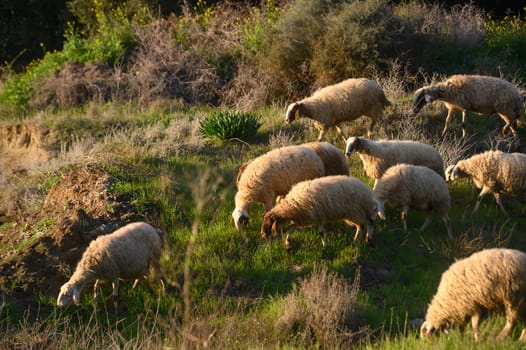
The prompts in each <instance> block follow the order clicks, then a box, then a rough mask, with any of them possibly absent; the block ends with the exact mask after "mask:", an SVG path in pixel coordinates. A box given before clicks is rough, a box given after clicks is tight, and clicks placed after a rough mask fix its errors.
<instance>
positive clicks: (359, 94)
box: [301, 78, 389, 125]
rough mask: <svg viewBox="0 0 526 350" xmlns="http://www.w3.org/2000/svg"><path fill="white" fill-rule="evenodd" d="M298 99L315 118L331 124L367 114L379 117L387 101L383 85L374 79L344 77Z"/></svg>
mask: <svg viewBox="0 0 526 350" xmlns="http://www.w3.org/2000/svg"><path fill="white" fill-rule="evenodd" d="M301 102H303V103H305V104H307V105H308V106H309V109H310V110H311V112H312V114H313V115H316V119H318V118H320V119H324V120H320V122H322V123H323V124H327V125H332V124H336V123H338V122H341V121H345V120H352V119H356V118H359V117H361V116H362V115H367V116H370V117H379V116H380V115H381V113H382V112H383V108H384V107H385V106H386V105H388V104H389V102H388V101H387V99H386V98H385V95H384V92H383V90H382V88H381V87H380V86H379V85H378V83H376V82H375V81H373V80H368V79H365V78H356V79H347V80H344V81H342V82H340V83H337V84H334V85H330V86H327V87H324V88H322V89H320V90H317V91H316V92H315V93H314V94H312V95H311V96H310V97H307V98H305V99H303V100H302V101H301Z"/></svg>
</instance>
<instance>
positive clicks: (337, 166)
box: [302, 141, 349, 176]
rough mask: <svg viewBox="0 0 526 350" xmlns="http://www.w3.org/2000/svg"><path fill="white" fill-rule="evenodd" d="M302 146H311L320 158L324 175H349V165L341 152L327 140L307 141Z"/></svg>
mask: <svg viewBox="0 0 526 350" xmlns="http://www.w3.org/2000/svg"><path fill="white" fill-rule="evenodd" d="M302 146H305V147H309V148H311V149H312V150H313V151H314V152H316V154H318V156H319V157H320V158H321V160H322V162H323V167H324V170H325V171H324V175H325V176H330V175H349V167H348V165H347V161H346V159H345V155H344V154H343V152H342V151H341V150H340V149H339V148H338V147H336V146H334V145H333V144H331V143H329V142H319V141H314V142H307V143H304V144H303V145H302Z"/></svg>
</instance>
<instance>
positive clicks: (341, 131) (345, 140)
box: [335, 124, 347, 144]
mask: <svg viewBox="0 0 526 350" xmlns="http://www.w3.org/2000/svg"><path fill="white" fill-rule="evenodd" d="M335 127H336V131H338V135H340V136H341V137H342V138H343V143H344V144H345V143H346V142H347V137H345V134H344V133H343V130H342V129H341V127H340V125H339V124H336V125H335Z"/></svg>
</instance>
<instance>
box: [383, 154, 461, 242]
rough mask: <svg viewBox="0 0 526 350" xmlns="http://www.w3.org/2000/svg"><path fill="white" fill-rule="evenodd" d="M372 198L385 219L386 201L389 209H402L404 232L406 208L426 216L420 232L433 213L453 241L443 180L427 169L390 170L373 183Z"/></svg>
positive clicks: (402, 166)
mask: <svg viewBox="0 0 526 350" xmlns="http://www.w3.org/2000/svg"><path fill="white" fill-rule="evenodd" d="M373 196H374V198H375V199H376V201H377V202H378V211H379V213H380V216H383V217H385V211H384V204H385V203H386V202H387V203H388V204H389V205H390V206H391V207H393V208H401V209H402V221H403V223H404V230H406V231H407V223H406V218H407V212H408V210H409V208H412V209H416V210H419V211H423V212H425V213H426V220H425V222H424V224H423V225H422V226H421V227H420V231H423V230H425V229H426V228H427V226H429V224H430V223H431V220H432V217H433V213H437V214H438V215H440V218H441V219H442V221H444V223H445V225H446V229H447V234H448V236H449V238H451V239H453V229H452V228H451V222H450V221H449V215H448V213H449V208H450V206H451V200H450V196H449V190H448V187H447V184H446V181H445V180H444V178H442V177H441V176H439V175H438V174H437V173H436V172H434V171H433V170H431V169H429V168H428V167H424V166H419V165H410V164H398V165H395V166H392V167H390V168H389V169H387V171H386V172H385V173H384V174H383V175H382V177H381V178H380V179H379V180H378V181H377V182H376V184H375V186H374V188H373Z"/></svg>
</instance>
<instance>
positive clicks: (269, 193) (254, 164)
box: [232, 146, 325, 231]
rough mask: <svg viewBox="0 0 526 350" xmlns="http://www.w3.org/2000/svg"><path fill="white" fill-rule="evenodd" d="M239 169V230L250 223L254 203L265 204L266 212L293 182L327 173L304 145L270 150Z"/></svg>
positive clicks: (235, 215) (236, 213)
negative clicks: (241, 169) (250, 213)
mask: <svg viewBox="0 0 526 350" xmlns="http://www.w3.org/2000/svg"><path fill="white" fill-rule="evenodd" d="M240 172H241V175H240V176H239V181H238V184H237V188H238V191H237V193H236V194H235V197H234V202H235V209H234V211H233V212H232V218H233V220H234V225H235V227H236V229H237V230H238V231H242V230H244V229H245V227H246V226H247V225H248V217H249V212H250V208H251V207H252V205H253V204H254V203H263V205H264V206H265V212H266V211H268V210H270V209H271V208H272V205H273V204H274V200H275V199H276V197H278V196H284V195H286V194H287V193H288V192H289V190H290V188H291V187H292V185H294V184H296V183H298V182H300V181H303V180H308V179H313V178H316V177H321V176H324V174H325V170H324V166H323V162H322V160H321V159H320V157H319V156H318V155H317V154H316V152H314V151H313V150H312V149H310V148H308V147H304V146H287V147H281V148H277V149H274V150H271V151H269V152H267V153H265V154H263V155H261V156H259V157H257V158H255V159H254V160H252V161H251V162H249V163H248V164H247V165H246V166H245V168H244V170H243V171H240Z"/></svg>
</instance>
